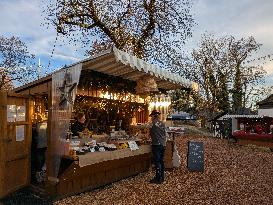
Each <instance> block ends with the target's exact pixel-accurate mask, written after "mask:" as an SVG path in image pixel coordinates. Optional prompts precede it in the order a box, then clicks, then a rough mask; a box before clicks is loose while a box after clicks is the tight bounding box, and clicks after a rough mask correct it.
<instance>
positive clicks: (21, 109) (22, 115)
mask: <svg viewBox="0 0 273 205" xmlns="http://www.w3.org/2000/svg"><path fill="white" fill-rule="evenodd" d="M16 110H17V114H16V121H26V107H25V106H23V105H20V106H17V109H16Z"/></svg>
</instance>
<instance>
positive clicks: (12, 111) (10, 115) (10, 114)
mask: <svg viewBox="0 0 273 205" xmlns="http://www.w3.org/2000/svg"><path fill="white" fill-rule="evenodd" d="M16 112H17V111H16V105H7V121H8V122H15V121H16Z"/></svg>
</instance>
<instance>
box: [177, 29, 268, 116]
mask: <svg viewBox="0 0 273 205" xmlns="http://www.w3.org/2000/svg"><path fill="white" fill-rule="evenodd" d="M259 47H260V45H259V44H257V43H256V41H255V39H254V38H253V37H250V38H242V39H239V40H236V39H235V38H234V37H233V36H226V37H222V38H215V37H214V36H213V35H211V34H204V35H202V39H201V42H200V45H199V48H197V49H194V50H193V52H192V53H191V56H190V57H187V58H186V57H184V58H182V57H181V58H178V59H177V60H176V62H178V63H179V64H178V65H177V66H176V67H173V68H172V71H173V72H178V73H180V74H181V75H183V76H187V77H188V78H189V79H191V80H192V81H195V82H197V83H198V84H199V86H200V93H201V96H202V97H203V99H204V101H205V102H206V103H203V105H204V106H205V107H204V108H201V107H200V109H202V110H203V111H204V110H207V112H203V113H205V114H206V115H207V117H208V116H212V115H213V114H214V113H215V112H219V111H227V110H231V108H233V109H234V110H235V111H236V110H237V111H238V109H239V108H241V107H247V106H250V105H251V104H252V105H253V103H251V100H253V99H254V98H253V96H254V95H253V94H255V92H256V89H257V86H259V85H262V83H263V80H264V77H265V74H266V72H265V70H264V69H263V68H262V67H261V66H253V65H247V61H248V59H249V57H250V56H251V55H252V54H253V52H255V51H256V50H257V49H258V48H259Z"/></svg>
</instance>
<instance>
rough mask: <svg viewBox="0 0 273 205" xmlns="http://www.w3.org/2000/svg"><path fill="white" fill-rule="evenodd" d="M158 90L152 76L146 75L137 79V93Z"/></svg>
mask: <svg viewBox="0 0 273 205" xmlns="http://www.w3.org/2000/svg"><path fill="white" fill-rule="evenodd" d="M156 91H158V88H157V84H156V81H155V79H154V78H153V77H151V76H144V77H141V78H139V79H138V80H137V86H136V93H137V94H147V93H149V92H156Z"/></svg>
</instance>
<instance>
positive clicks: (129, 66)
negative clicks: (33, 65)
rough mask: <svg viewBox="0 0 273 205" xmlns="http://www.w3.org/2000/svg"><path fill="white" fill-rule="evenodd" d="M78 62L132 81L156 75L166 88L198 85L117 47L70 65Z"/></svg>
mask: <svg viewBox="0 0 273 205" xmlns="http://www.w3.org/2000/svg"><path fill="white" fill-rule="evenodd" d="M77 64H82V70H94V71H97V72H101V73H105V74H108V75H112V76H119V77H122V78H124V79H128V80H132V81H137V80H138V79H140V78H141V77H143V76H145V75H150V76H153V77H154V79H155V81H156V82H157V86H158V88H161V89H165V90H172V89H177V88H192V87H196V83H193V82H191V81H189V80H187V79H185V78H182V77H181V76H179V75H177V74H174V73H171V72H169V71H167V70H165V69H162V68H159V67H157V66H155V65H152V64H149V63H147V62H145V61H144V60H141V59H139V58H137V57H135V56H132V55H129V54H128V53H126V52H124V51H121V50H118V49H117V48H115V47H113V48H111V49H109V50H106V51H104V52H102V53H99V54H97V55H94V56H91V57H89V58H87V59H85V60H82V61H79V62H77V63H74V64H72V65H70V66H68V67H71V66H74V65H77ZM68 67H66V68H68ZM66 68H62V69H66ZM56 72H58V71H56ZM48 80H51V75H50V76H47V77H44V78H41V79H39V80H36V81H34V82H32V83H29V84H27V85H24V86H21V87H19V88H16V89H15V90H14V91H15V92H20V91H21V90H24V89H28V88H29V87H33V86H35V85H37V84H41V83H43V82H44V81H48Z"/></svg>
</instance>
